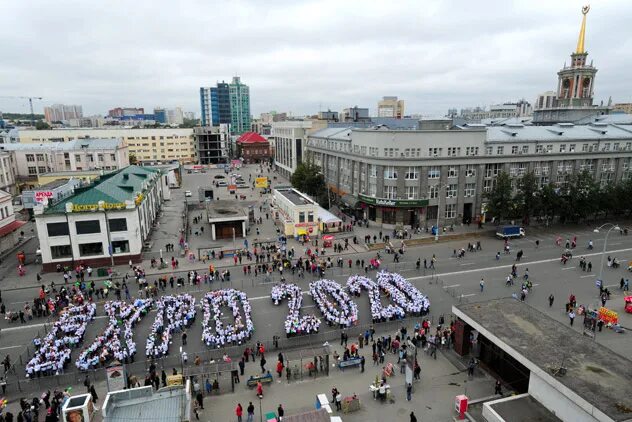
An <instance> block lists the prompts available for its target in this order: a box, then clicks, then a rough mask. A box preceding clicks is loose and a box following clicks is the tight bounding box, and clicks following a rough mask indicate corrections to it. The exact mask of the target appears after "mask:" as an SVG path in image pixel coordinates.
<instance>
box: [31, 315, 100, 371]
mask: <svg viewBox="0 0 632 422" xmlns="http://www.w3.org/2000/svg"><path fill="white" fill-rule="evenodd" d="M96 309H97V305H96V304H94V303H85V304H83V305H79V306H71V307H70V308H68V309H66V310H63V311H61V312H60V314H59V319H58V320H57V321H55V323H54V324H53V326H52V327H51V329H50V331H49V332H48V334H47V335H46V337H44V338H43V339H39V338H37V339H35V340H34V341H33V342H34V344H35V345H36V347H37V349H36V351H35V354H34V355H33V357H32V358H31V360H29V361H28V363H27V364H26V376H27V377H33V376H36V375H37V376H39V375H52V374H59V373H61V372H62V371H63V369H64V367H65V365H66V364H67V363H68V362H69V361H70V354H71V348H72V347H76V346H77V345H78V344H79V343H80V342H81V340H82V339H83V335H84V334H85V332H86V326H87V325H88V322H90V321H92V320H93V319H94V314H95V312H96Z"/></svg>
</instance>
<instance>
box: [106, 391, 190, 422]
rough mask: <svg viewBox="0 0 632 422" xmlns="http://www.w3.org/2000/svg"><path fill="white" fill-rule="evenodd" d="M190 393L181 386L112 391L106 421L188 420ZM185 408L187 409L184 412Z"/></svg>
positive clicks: (107, 403) (162, 421)
mask: <svg viewBox="0 0 632 422" xmlns="http://www.w3.org/2000/svg"><path fill="white" fill-rule="evenodd" d="M185 395H186V393H185V392H184V389H182V388H181V387H180V388H178V387H167V388H163V389H162V390H160V391H158V392H153V391H152V388H151V387H141V388H134V389H131V390H122V391H116V392H114V393H110V394H108V397H107V399H106V403H104V409H103V411H104V413H105V415H106V416H105V417H104V418H103V420H104V422H129V421H133V420H137V421H156V422H180V421H182V420H185V419H184V418H183V413H185V414H186V407H187V406H188V404H187V403H186V397H185ZM183 410H184V412H183Z"/></svg>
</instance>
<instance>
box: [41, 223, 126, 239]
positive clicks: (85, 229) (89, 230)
mask: <svg viewBox="0 0 632 422" xmlns="http://www.w3.org/2000/svg"><path fill="white" fill-rule="evenodd" d="M108 224H109V226H110V232H124V231H127V219H126V218H110V219H109V220H108ZM46 229H47V231H48V236H49V237H54V236H68V235H69V234H70V232H69V230H68V223H66V222H65V221H63V222H60V223H48V224H46ZM75 230H76V232H77V234H93V233H101V221H100V220H83V221H75Z"/></svg>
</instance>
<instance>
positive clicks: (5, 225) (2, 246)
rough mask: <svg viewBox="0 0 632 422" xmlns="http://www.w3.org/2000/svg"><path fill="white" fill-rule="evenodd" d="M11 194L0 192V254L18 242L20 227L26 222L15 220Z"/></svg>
mask: <svg viewBox="0 0 632 422" xmlns="http://www.w3.org/2000/svg"><path fill="white" fill-rule="evenodd" d="M12 199H13V198H12V196H11V194H9V193H7V192H5V191H1V190H0V253H3V252H5V251H8V250H10V249H12V248H13V247H14V246H15V245H16V244H17V243H18V242H19V240H20V237H21V235H20V231H19V229H20V227H22V226H23V225H24V224H26V221H21V220H16V219H15V212H14V210H13V200H12Z"/></svg>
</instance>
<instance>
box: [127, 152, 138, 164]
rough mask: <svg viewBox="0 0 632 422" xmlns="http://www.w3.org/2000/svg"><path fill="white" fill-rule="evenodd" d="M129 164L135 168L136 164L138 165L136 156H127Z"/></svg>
mask: <svg viewBox="0 0 632 422" xmlns="http://www.w3.org/2000/svg"><path fill="white" fill-rule="evenodd" d="M129 164H130V165H131V166H135V165H136V164H138V159H137V158H136V154H130V155H129Z"/></svg>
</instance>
